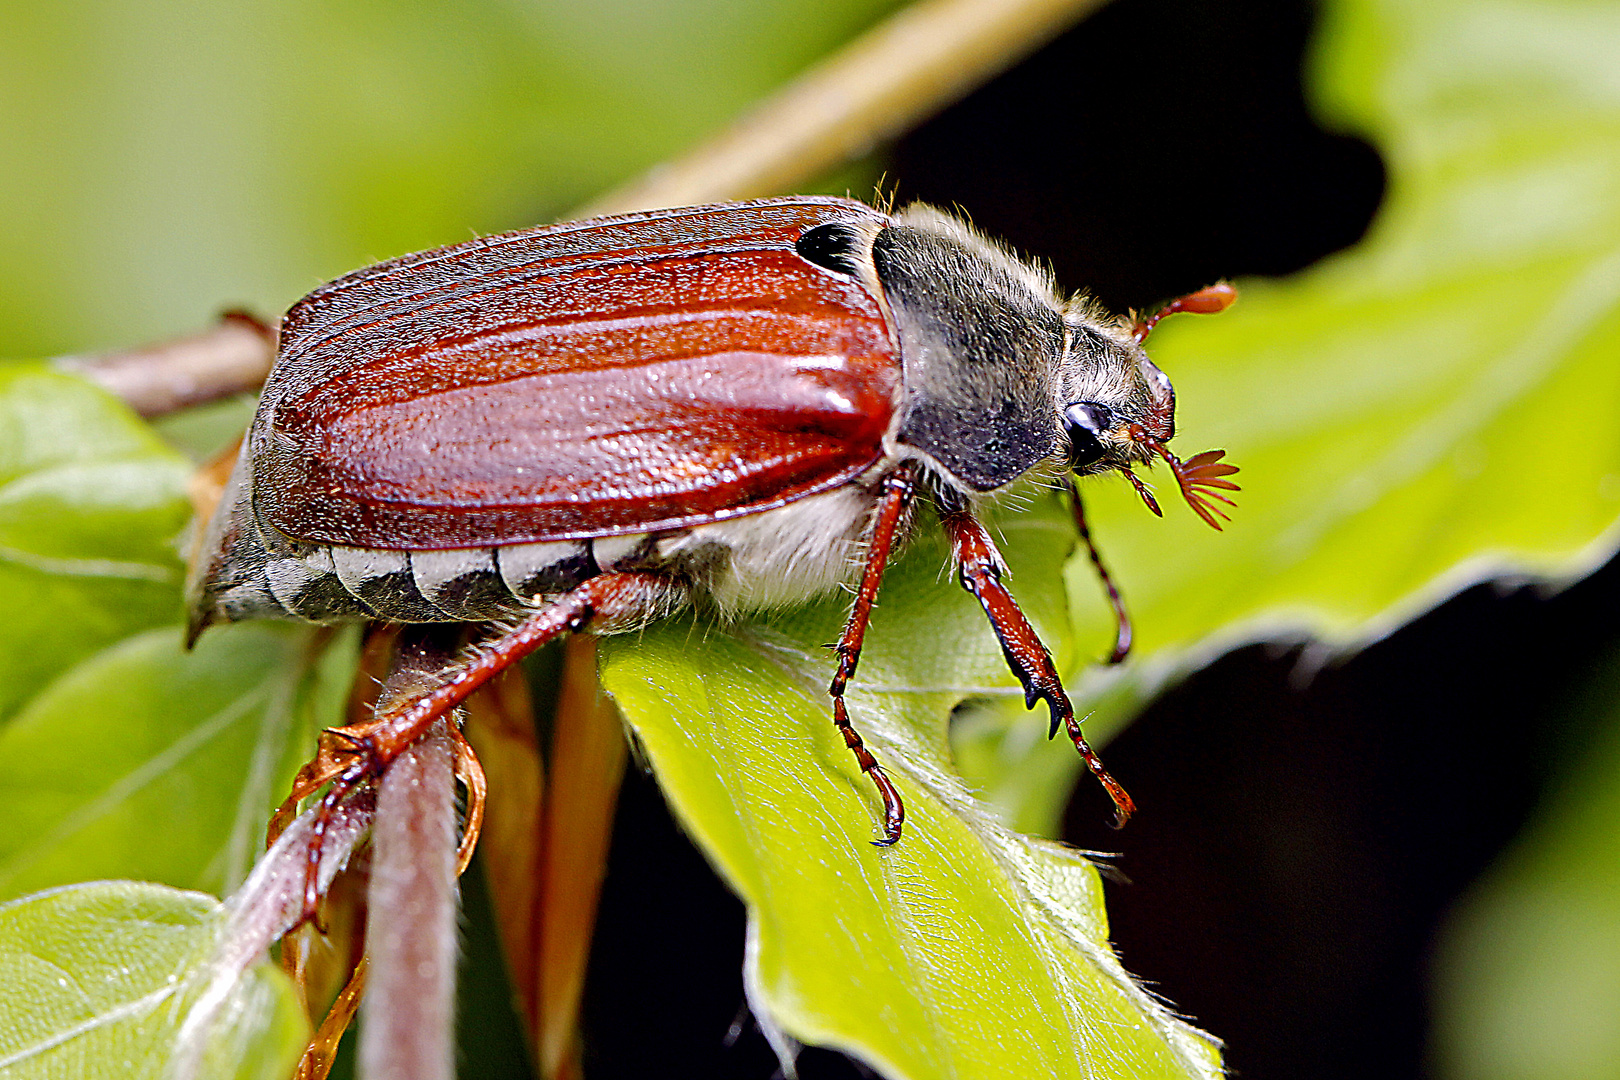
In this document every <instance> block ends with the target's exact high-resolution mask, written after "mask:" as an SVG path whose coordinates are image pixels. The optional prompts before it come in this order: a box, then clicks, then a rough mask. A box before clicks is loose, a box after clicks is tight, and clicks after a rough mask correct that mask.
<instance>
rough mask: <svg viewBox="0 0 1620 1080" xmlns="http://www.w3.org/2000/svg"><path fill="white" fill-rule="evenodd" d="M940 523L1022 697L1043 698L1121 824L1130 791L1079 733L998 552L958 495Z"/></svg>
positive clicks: (1130, 809)
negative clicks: (1004, 574)
mask: <svg viewBox="0 0 1620 1080" xmlns="http://www.w3.org/2000/svg"><path fill="white" fill-rule="evenodd" d="M940 524H942V525H943V526H944V527H945V533H946V535H947V536H949V537H950V540H951V554H952V556H953V557H954V558H955V560H956V564H957V568H958V571H959V573H960V574H961V578H962V587H963V588H964V589H966V590H967V591H968V592H970V593H972V594H973V596H974V598H975V599H977V600H978V601H979V605H980V606H981V607H983V608H984V613H985V615H987V616H989V619H990V626H991V627H992V628H993V629H994V630H995V632H996V639H997V640H998V641H1000V642H1001V653H1002V655H1003V656H1005V657H1006V658H1007V666H1008V667H1010V668H1012V671H1013V674H1014V675H1016V676H1018V681H1019V682H1020V683H1022V684H1023V686H1024V703H1025V705H1027V706H1028V707H1029V708H1031V709H1033V708H1034V707H1035V703H1036V702H1037V701H1045V702H1046V706H1047V708H1048V709H1049V710H1051V718H1052V731H1051V734H1053V735H1056V734H1057V732H1058V728H1059V727H1064V728H1067V729H1068V732H1069V738H1070V739H1072V740H1074V747H1075V749H1076V750H1078V751H1080V757H1081V758H1082V759H1084V760H1085V763H1086V767H1087V768H1089V769H1090V770H1091V771H1092V773H1093V775H1095V776H1096V777H1097V779H1098V780H1100V781H1101V782H1102V786H1103V787H1104V788H1105V789H1106V790H1107V791H1108V796H1109V798H1111V799H1113V800H1114V827H1115V828H1116V829H1117V828H1119V827H1121V826H1123V825H1124V824H1125V822H1126V821H1127V820H1128V819H1129V818H1130V816H1131V814H1132V813H1134V812H1135V810H1136V804H1135V803H1134V802H1132V801H1131V797H1130V795H1129V794H1128V793H1127V792H1126V791H1125V789H1124V788H1123V787H1121V786H1120V784H1119V781H1117V780H1115V779H1114V778H1113V777H1112V776H1110V775H1109V773H1108V770H1107V769H1106V768H1104V767H1103V763H1102V759H1101V758H1099V757H1098V756H1097V754H1096V752H1095V751H1093V750H1092V749H1091V746H1090V744H1089V743H1087V742H1086V738H1085V736H1084V735H1082V734H1081V733H1080V721H1079V720H1078V719H1077V718H1076V717H1075V715H1074V706H1073V705H1071V704H1070V703H1069V695H1068V694H1067V693H1065V692H1064V690H1063V682H1062V680H1061V679H1059V678H1058V672H1057V666H1056V665H1055V664H1053V663H1052V654H1051V653H1050V652H1048V651H1047V649H1046V645H1045V644H1044V643H1043V642H1042V641H1041V639H1040V636H1039V635H1038V634H1036V633H1035V628H1034V627H1033V626H1031V625H1029V620H1028V619H1026V618H1024V613H1023V612H1022V611H1021V610H1019V607H1018V603H1017V601H1015V600H1014V599H1013V597H1012V593H1010V592H1008V591H1007V587H1006V586H1005V585H1003V584H1002V583H1001V571H1002V565H1001V556H1000V555H999V554H997V552H996V547H995V544H994V542H992V541H991V539H990V534H989V533H988V532H986V531H985V528H984V526H983V525H982V524H980V523H979V520H978V519H977V518H975V517H974V516H973V514H972V513H971V512H970V511H969V510H968V508H967V506H966V505H965V504H964V503H962V502H961V501H960V500H959V499H955V498H952V499H951V500H950V501H949V502H946V503H945V504H944V505H942V506H941V508H940Z"/></svg>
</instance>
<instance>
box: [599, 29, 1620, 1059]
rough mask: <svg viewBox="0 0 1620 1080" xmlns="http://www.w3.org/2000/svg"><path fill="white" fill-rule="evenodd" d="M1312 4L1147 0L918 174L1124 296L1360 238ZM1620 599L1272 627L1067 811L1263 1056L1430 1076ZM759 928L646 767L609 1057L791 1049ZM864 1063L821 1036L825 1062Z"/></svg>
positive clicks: (992, 90)
mask: <svg viewBox="0 0 1620 1080" xmlns="http://www.w3.org/2000/svg"><path fill="white" fill-rule="evenodd" d="M1312 21H1313V10H1312V8H1311V7H1310V6H1309V5H1307V4H1302V3H1297V2H1288V0H1260V2H1248V3H1244V4H1241V5H1232V4H1226V3H1215V2H1196V0H1120V2H1118V3H1116V4H1114V5H1113V6H1111V7H1109V8H1107V9H1105V10H1103V11H1102V12H1100V13H1099V14H1097V15H1096V16H1094V17H1093V18H1091V19H1090V20H1088V21H1087V22H1086V23H1084V24H1083V25H1082V26H1080V27H1079V28H1077V29H1076V30H1074V31H1072V32H1071V33H1069V34H1068V35H1066V36H1065V37H1063V38H1061V39H1060V40H1058V41H1057V42H1055V43H1054V44H1052V45H1051V46H1049V47H1048V48H1046V49H1044V50H1042V51H1041V52H1040V53H1038V54H1037V55H1035V56H1033V57H1032V58H1031V59H1030V60H1028V61H1027V62H1025V63H1024V64H1023V65H1021V66H1020V67H1018V68H1017V69H1016V70H1014V71H1012V72H1010V73H1009V74H1007V75H1005V76H1004V77H1002V78H1001V79H999V80H997V81H996V82H995V83H994V84H992V85H990V86H989V87H987V88H985V89H984V90H982V91H981V92H979V93H977V94H975V95H973V96H972V97H971V98H969V99H968V100H966V101H964V102H962V103H960V104H959V105H957V106H956V107H955V108H952V109H950V110H949V111H948V112H946V113H945V114H943V115H942V116H940V117H938V118H937V119H935V120H934V121H932V122H931V123H929V124H927V125H926V126H924V127H923V128H922V129H920V130H919V131H917V132H916V133H914V134H913V135H911V136H910V137H908V138H907V139H906V140H905V141H904V142H903V143H901V144H900V145H899V146H897V147H895V148H894V149H893V151H892V153H891V155H890V156H889V158H888V163H887V177H888V186H890V187H891V188H893V189H895V190H897V191H898V194H899V196H900V198H901V200H902V201H905V200H909V199H911V198H921V199H925V200H927V201H930V202H934V203H938V204H942V205H945V206H960V207H961V208H963V209H965V210H966V211H967V212H968V213H969V214H970V215H971V217H972V218H973V220H974V221H975V223H976V224H978V225H979V226H980V227H981V228H983V229H984V230H985V231H986V232H988V233H990V234H991V235H994V236H999V237H1003V238H1005V239H1007V240H1008V241H1010V242H1011V243H1012V244H1014V245H1015V246H1016V247H1018V248H1021V249H1023V250H1025V251H1029V252H1032V253H1034V254H1037V255H1039V256H1041V257H1043V258H1046V259H1048V260H1050V261H1051V262H1052V263H1053V264H1054V266H1055V268H1056V270H1057V274H1058V277H1059V280H1060V281H1061V283H1062V284H1063V286H1064V287H1065V288H1071V289H1072V288H1077V287H1080V286H1085V287H1087V288H1089V289H1091V290H1092V291H1094V292H1095V293H1097V294H1098V295H1099V296H1100V297H1101V298H1102V299H1103V300H1104V301H1105V302H1107V303H1108V304H1109V305H1110V306H1113V307H1116V308H1120V307H1130V306H1135V307H1142V306H1149V305H1152V304H1154V303H1156V302H1158V301H1161V300H1163V299H1165V298H1168V297H1171V296H1174V295H1178V294H1180V293H1183V292H1187V291H1190V290H1192V289H1195V288H1198V287H1199V286H1202V285H1205V284H1208V283H1209V282H1211V281H1213V280H1215V279H1217V278H1222V277H1243V276H1246V275H1255V274H1286V273H1289V272H1291V271H1294V270H1298V269H1300V268H1302V267H1304V266H1307V265H1309V264H1310V263H1312V262H1314V261H1315V260H1317V259H1320V258H1321V257H1323V256H1325V255H1327V254H1329V253H1330V252H1333V251H1335V250H1337V249H1339V248H1342V247H1344V246H1346V245H1349V244H1352V243H1354V242H1355V241H1356V240H1357V239H1358V238H1359V237H1360V236H1361V235H1362V234H1363V232H1364V231H1365V230H1366V228H1367V225H1368V223H1369V222H1370V220H1371V219H1372V216H1373V214H1374V213H1375V211H1376V208H1377V206H1378V203H1379V200H1380V197H1381V195H1382V192H1383V185H1384V173H1383V166H1382V164H1381V163H1380V160H1379V158H1378V155H1377V152H1376V150H1375V149H1374V148H1372V147H1370V146H1369V145H1367V144H1366V143H1365V142H1362V141H1360V140H1357V139H1355V138H1352V137H1348V136H1345V135H1341V134H1331V133H1328V132H1325V131H1323V130H1322V129H1321V128H1319V127H1318V126H1317V125H1316V124H1315V122H1314V121H1313V120H1312V119H1311V118H1310V116H1309V115H1308V114H1307V112H1306V108H1305V103H1304V99H1303V95H1302V91H1301V87H1300V68H1301V64H1302V56H1303V50H1304V47H1305V42H1306V38H1307V35H1308V33H1309V30H1310V27H1311V24H1312ZM1617 601H1620V568H1617V567H1613V566H1611V567H1610V568H1608V569H1605V570H1604V571H1602V572H1600V573H1599V574H1597V575H1596V576H1594V577H1592V578H1590V579H1588V580H1587V581H1585V582H1582V583H1580V584H1578V585H1576V586H1574V587H1573V588H1570V589H1568V590H1567V591H1565V592H1563V593H1562V594H1560V595H1557V596H1552V597H1550V598H1549V597H1548V596H1546V595H1545V594H1544V591H1542V590H1538V589H1536V588H1532V587H1527V586H1523V585H1520V586H1481V587H1478V588H1475V589H1472V590H1469V591H1468V592H1466V593H1465V594H1463V595H1461V596H1459V597H1457V598H1455V599H1453V600H1452V601H1451V602H1449V603H1447V604H1445V605H1443V606H1442V607H1441V608H1439V609H1438V610H1436V611H1434V612H1432V613H1430V614H1429V615H1427V616H1426V617H1424V618H1422V619H1420V620H1418V621H1417V622H1415V623H1413V624H1412V625H1410V626H1408V627H1406V628H1405V629H1403V630H1401V631H1399V632H1398V633H1396V634H1395V635H1393V636H1392V637H1390V638H1388V639H1386V640H1385V641H1382V642H1380V643H1378V644H1377V645H1375V646H1373V647H1372V648H1370V649H1368V650H1367V651H1365V652H1364V653H1362V654H1361V655H1359V656H1357V657H1355V658H1352V659H1349V660H1347V661H1344V662H1341V663H1338V664H1336V665H1330V666H1328V667H1327V668H1325V669H1323V670H1320V671H1317V672H1316V673H1315V674H1314V677H1308V676H1309V672H1310V671H1311V670H1313V669H1314V668H1313V667H1305V666H1302V663H1301V650H1300V649H1299V648H1298V647H1290V648H1284V647H1278V646H1272V647H1264V646H1256V647H1251V648H1247V649H1244V650H1241V651H1239V652H1237V653H1235V654H1232V655H1230V656H1228V657H1226V658H1225V659H1224V660H1221V661H1220V662H1218V663H1216V664H1215V665H1213V666H1212V667H1210V668H1209V669H1207V670H1205V671H1203V672H1202V673H1200V674H1198V675H1196V676H1194V677H1193V678H1191V679H1189V680H1188V681H1187V682H1186V683H1185V684H1183V685H1181V686H1180V687H1178V688H1176V689H1174V690H1172V691H1171V692H1169V693H1168V694H1166V695H1165V697H1164V698H1163V699H1162V700H1161V701H1159V702H1158V703H1156V704H1155V705H1154V706H1153V707H1152V708H1150V709H1149V710H1148V711H1147V713H1146V714H1145V715H1144V716H1143V717H1142V718H1141V719H1140V720H1139V721H1138V722H1137V723H1136V725H1135V726H1134V727H1132V728H1131V729H1129V730H1128V731H1127V732H1126V733H1125V734H1124V735H1123V736H1121V737H1120V738H1119V739H1117V740H1116V741H1115V742H1113V743H1112V744H1111V745H1110V746H1109V747H1108V754H1107V756H1108V761H1109V765H1110V768H1111V769H1112V770H1113V771H1114V773H1115V774H1116V775H1118V776H1121V777H1123V778H1128V783H1129V786H1130V788H1131V791H1132V793H1133V794H1134V795H1135V796H1136V798H1137V801H1138V803H1139V805H1140V806H1141V807H1143V811H1142V813H1141V814H1140V815H1139V816H1138V817H1137V818H1135V819H1133V821H1132V823H1131V825H1130V827H1129V828H1128V829H1127V830H1126V831H1125V832H1124V833H1122V834H1120V833H1113V832H1111V831H1110V830H1109V829H1107V828H1106V825H1105V823H1106V822H1107V820H1108V818H1109V814H1108V812H1107V810H1106V808H1105V802H1106V800H1105V799H1104V797H1103V796H1102V795H1101V794H1100V793H1099V792H1097V791H1093V790H1091V788H1090V786H1087V787H1084V788H1082V789H1081V790H1080V791H1079V792H1078V793H1077V795H1076V799H1075V804H1074V805H1073V806H1071V808H1070V812H1069V815H1068V831H1067V839H1069V840H1070V841H1072V842H1073V843H1075V844H1077V845H1078V846H1081V847H1085V848H1100V849H1105V850H1115V851H1120V852H1121V856H1120V858H1119V859H1118V862H1117V865H1118V867H1119V868H1120V869H1121V871H1122V872H1123V874H1124V875H1126V876H1128V877H1129V879H1130V880H1131V882H1133V883H1132V884H1115V885H1112V886H1110V893H1111V895H1110V909H1111V913H1112V917H1113V926H1114V934H1115V939H1116V941H1117V943H1118V946H1119V949H1120V951H1121V953H1122V955H1123V957H1124V959H1125V962H1126V965H1127V967H1128V968H1129V969H1130V970H1131V971H1132V972H1134V973H1135V974H1137V975H1138V976H1140V977H1142V978H1144V979H1147V980H1149V981H1150V982H1151V983H1152V984H1153V985H1154V986H1155V987H1156V989H1157V990H1158V991H1159V992H1160V993H1162V994H1163V995H1164V996H1165V997H1167V998H1168V999H1169V1000H1171V1001H1173V1002H1175V1003H1176V1004H1177V1005H1178V1006H1179V1007H1180V1008H1181V1009H1182V1010H1183V1011H1184V1012H1185V1013H1186V1014H1188V1015H1190V1016H1192V1017H1194V1018H1196V1019H1197V1021H1198V1022H1199V1023H1200V1024H1201V1025H1203V1026H1205V1027H1207V1028H1208V1029H1209V1030H1210V1031H1213V1032H1215V1033H1216V1034H1218V1035H1219V1036H1221V1037H1222V1038H1223V1039H1225V1040H1226V1042H1227V1045H1228V1057H1227V1063H1228V1066H1229V1068H1230V1069H1231V1070H1232V1071H1233V1072H1234V1073H1235V1074H1237V1075H1238V1076H1240V1077H1244V1078H1250V1080H1283V1078H1291V1080H1313V1078H1321V1080H1327V1078H1341V1077H1342V1078H1349V1077H1384V1078H1400V1077H1419V1076H1423V1075H1425V1061H1424V1046H1425V1041H1426V1036H1427V1025H1428V1021H1427V1014H1426V1005H1425V993H1426V991H1425V981H1426V978H1425V965H1426V962H1427V950H1428V948H1429V944H1430V942H1431V940H1432V937H1433V934H1434V932H1435V929H1436V927H1437V925H1438V924H1439V921H1440V920H1441V919H1442V918H1443V916H1444V915H1445V913H1446V911H1447V910H1448V908H1449V906H1450V904H1451V903H1452V902H1453V901H1454V900H1455V899H1456V898H1457V896H1458V895H1459V893H1460V892H1461V891H1462V890H1463V889H1464V888H1465V887H1466V886H1467V885H1468V884H1469V882H1470V881H1471V880H1472V879H1473V878H1474V877H1475V876H1476V875H1477V874H1478V873H1479V872H1480V871H1481V870H1482V869H1483V868H1484V867H1485V866H1486V865H1488V864H1489V863H1490V861H1491V860H1492V858H1493V857H1494V856H1495V855H1496V854H1497V853H1498V852H1499V851H1500V850H1501V849H1502V848H1503V846H1504V845H1505V844H1506V843H1507V842H1508V841H1509V840H1510V839H1511V838H1512V837H1513V836H1514V835H1515V833H1516V832H1517V830H1518V829H1519V828H1520V827H1521V826H1522V825H1523V824H1524V822H1525V820H1526V817H1527V815H1528V814H1529V813H1530V812H1531V810H1532V809H1533V808H1534V807H1535V805H1536V803H1537V800H1538V798H1539V797H1540V795H1541V794H1542V793H1543V792H1544V791H1546V790H1547V789H1548V788H1549V787H1550V786H1551V784H1552V783H1553V782H1554V779H1555V777H1556V775H1557V772H1558V769H1559V766H1560V764H1561V763H1562V761H1563V760H1564V759H1565V758H1566V757H1567V755H1568V754H1569V753H1570V750H1569V747H1570V746H1571V744H1572V741H1571V740H1572V734H1573V735H1574V736H1576V737H1575V738H1574V743H1576V744H1578V742H1579V738H1578V735H1579V733H1571V732H1570V731H1568V730H1566V725H1567V720H1565V719H1562V717H1564V715H1565V713H1564V711H1563V710H1562V709H1560V708H1559V707H1558V706H1559V705H1560V704H1562V698H1561V697H1560V696H1559V688H1560V687H1564V686H1569V685H1574V684H1577V683H1579V682H1581V681H1583V680H1584V679H1585V678H1586V677H1587V676H1588V675H1589V673H1590V672H1591V670H1592V669H1593V668H1594V667H1595V666H1596V665H1597V664H1598V663H1599V662H1600V660H1601V659H1602V658H1603V657H1605V656H1607V655H1609V654H1610V653H1612V652H1613V651H1614V650H1615V649H1616V648H1617V647H1620V634H1616V633H1615V632H1614V631H1613V630H1612V629H1611V630H1607V631H1601V632H1600V631H1596V630H1593V629H1592V628H1593V627H1599V626H1604V625H1605V624H1607V623H1610V622H1611V620H1608V619H1606V618H1605V616H1606V614H1607V613H1608V612H1612V611H1614V610H1615V609H1616V607H1617ZM1312 663H1313V665H1314V663H1315V661H1313V662H1312ZM1031 722H1032V723H1035V722H1039V721H1038V720H1033V719H1032V720H1031ZM742 940H743V917H742V908H741V905H740V904H739V903H738V902H737V901H736V900H735V899H734V898H733V897H732V896H731V895H730V894H729V893H728V892H727V891H726V890H725V888H724V887H723V886H722V885H721V884H720V883H719V882H718V881H717V880H716V879H715V878H714V877H713V875H712V874H711V872H710V871H709V870H708V868H707V866H706V864H705V863H704V862H703V860H702V858H701V856H699V855H698V854H697V852H696V851H695V850H694V849H693V848H692V847H691V845H690V844H689V843H688V842H687V841H686V840H685V839H684V838H683V837H682V836H681V835H680V833H679V830H678V829H677V828H676V827H675V826H674V825H673V823H672V822H671V821H670V819H669V817H668V814H667V813H666V811H665V809H664V806H663V802H662V799H661V797H660V796H659V795H658V793H657V791H656V789H655V788H654V787H653V785H652V784H651V782H650V781H648V780H647V779H646V778H645V777H641V776H632V777H630V778H629V779H628V780H627V784H626V791H625V795H624V798H623V801H622V804H621V807H620V810H619V819H618V823H617V830H616V833H615V839H614V849H613V856H612V862H611V865H610V869H609V873H608V878H607V885H606V891H605V894H604V897H603V905H602V919H601V924H600V927H599V929H598V932H597V938H596V942H595V947H594V953H593V957H592V961H591V968H590V970H591V976H590V982H589V985H588V987H587V1003H586V1016H585V1023H586V1055H585V1061H586V1071H587V1073H588V1075H590V1076H591V1077H592V1078H593V1080H599V1078H604V1077H631V1076H635V1077H640V1076H646V1075H669V1076H706V1077H715V1078H725V1077H739V1078H741V1077H756V1078H761V1080H763V1078H765V1077H769V1076H771V1075H772V1074H773V1073H774V1072H775V1070H776V1063H775V1059H774V1057H773V1056H772V1055H771V1053H770V1051H769V1049H768V1047H767V1046H766V1044H765V1042H764V1040H763V1038H762V1037H761V1036H760V1035H759V1034H758V1033H757V1031H755V1030H754V1029H753V1028H752V1026H751V1024H750V1023H749V1022H747V1019H746V1012H741V1013H740V1012H739V1010H740V1009H741V1007H742V1003H743V995H742V986H741V981H740V978H739V971H740V967H741V964H742ZM739 1016H740V1017H741V1020H740V1021H739ZM734 1021H738V1022H739V1026H740V1035H739V1037H737V1038H736V1039H735V1040H733V1041H731V1042H728V1041H727V1031H728V1029H729V1028H731V1026H732V1025H733V1022H734ZM862 1074H863V1073H862V1070H860V1069H859V1068H858V1067H856V1066H854V1065H853V1064H851V1063H850V1062H848V1061H846V1060H845V1059H843V1058H842V1057H840V1056H839V1055H837V1054H833V1053H828V1052H825V1051H808V1052H806V1054H805V1055H804V1056H803V1057H802V1058H801V1060H800V1075H801V1076H804V1077H806V1078H809V1080H815V1078H827V1077H849V1076H856V1075H862Z"/></svg>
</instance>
